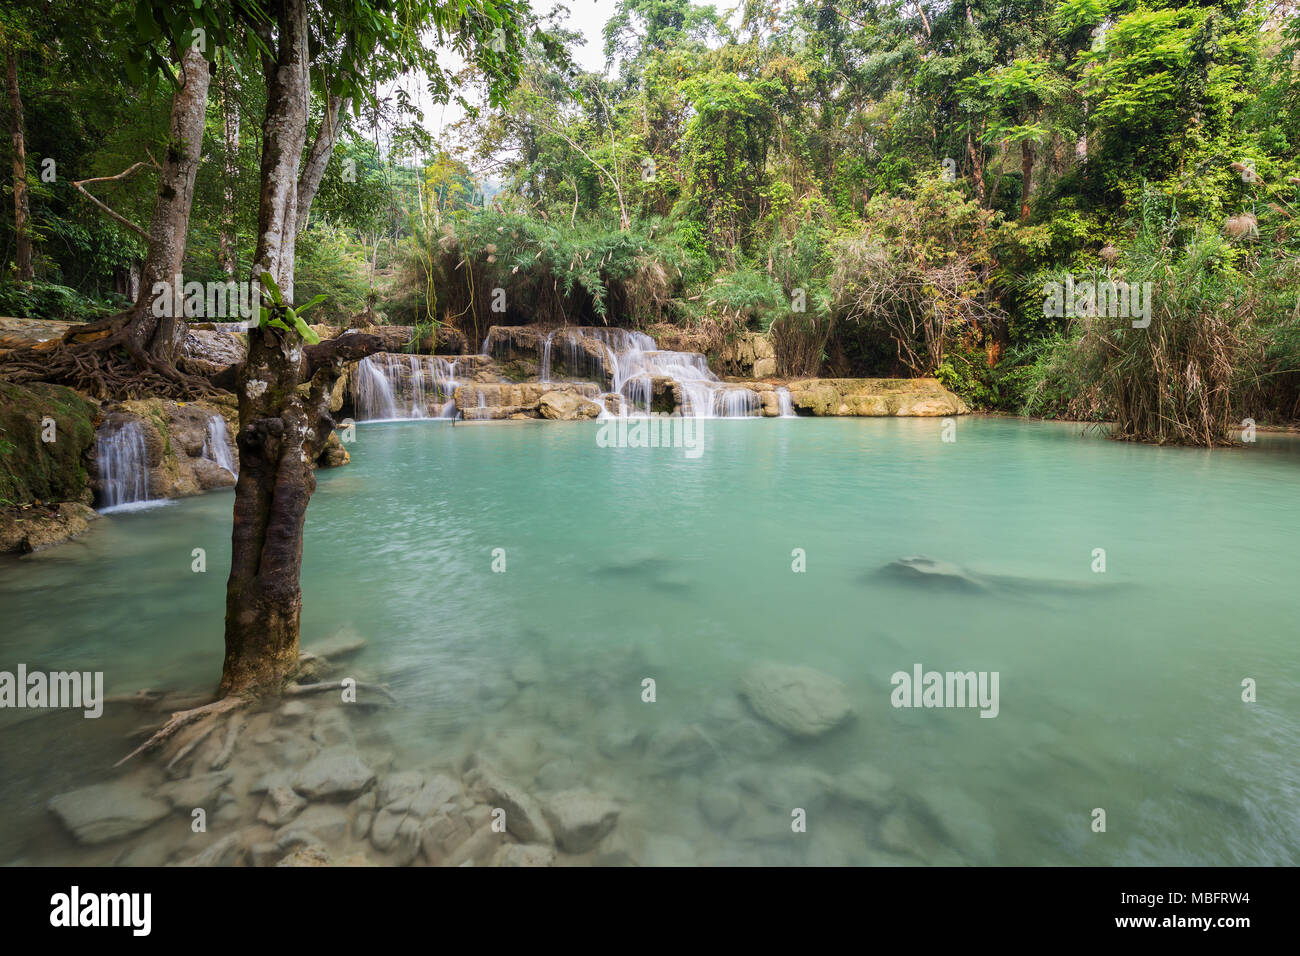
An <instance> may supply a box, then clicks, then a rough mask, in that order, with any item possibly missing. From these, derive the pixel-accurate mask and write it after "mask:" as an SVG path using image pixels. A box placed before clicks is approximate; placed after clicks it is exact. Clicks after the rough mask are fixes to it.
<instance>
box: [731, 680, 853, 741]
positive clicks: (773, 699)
mask: <svg viewBox="0 0 1300 956" xmlns="http://www.w3.org/2000/svg"><path fill="white" fill-rule="evenodd" d="M740 693H741V696H743V697H744V698H745V700H747V701H748V702H749V706H750V707H752V708H753V709H754V712H755V713H756V714H758V715H759V716H760V717H762V718H764V719H765V720H768V721H771V722H772V723H773V724H775V725H776V726H778V727H780V728H781V729H782V730H784V731H786V732H787V733H789V734H793V735H794V736H796V737H816V736H818V735H820V734H824V733H826V732H827V731H828V730H831V729H832V728H834V727H837V726H838V725H840V724H841V723H843V722H844V721H846V720H848V719H849V717H850V716H851V715H852V713H853V708H852V707H851V706H850V704H849V696H848V692H847V691H846V690H845V688H844V685H843V684H841V683H840V682H839V681H838V680H836V679H835V678H834V677H831V676H830V675H829V674H823V673H822V672H821V671H817V670H813V669H812V668H811V667H798V666H794V665H788V664H776V663H772V662H762V663H759V664H755V665H753V666H752V667H750V668H749V670H748V671H746V672H745V675H744V676H743V677H742V678H741V681H740Z"/></svg>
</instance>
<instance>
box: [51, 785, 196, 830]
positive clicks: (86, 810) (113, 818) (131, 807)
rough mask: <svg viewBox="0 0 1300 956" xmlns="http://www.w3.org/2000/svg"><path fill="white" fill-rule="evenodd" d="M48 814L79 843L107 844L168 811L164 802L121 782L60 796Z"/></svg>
mask: <svg viewBox="0 0 1300 956" xmlns="http://www.w3.org/2000/svg"><path fill="white" fill-rule="evenodd" d="M48 806H49V809H50V811H51V812H52V813H53V814H54V815H55V816H56V817H58V818H59V822H60V823H62V824H63V825H64V826H65V827H67V828H68V831H69V832H70V833H71V834H72V835H73V836H74V837H76V838H77V840H78V842H80V843H89V844H94V843H107V842H109V841H110V840H118V839H121V838H122V837H124V836H129V835H130V834H132V833H136V832H137V831H139V830H143V829H145V828H146V827H150V826H153V824H155V823H157V822H158V821H159V820H161V819H162V818H163V817H165V816H167V814H168V813H170V812H171V807H170V806H168V805H167V803H166V802H165V801H163V800H155V799H154V798H152V797H146V796H145V795H144V794H142V793H140V792H139V791H138V790H136V789H135V788H134V787H133V786H131V785H130V784H128V783H126V782H124V781H117V782H114V783H101V784H96V785H95V786H93V787H84V788H82V789H81V790H72V791H70V792H68V793H61V794H59V795H58V796H57V797H54V798H52V799H51V800H50V802H49V804H48Z"/></svg>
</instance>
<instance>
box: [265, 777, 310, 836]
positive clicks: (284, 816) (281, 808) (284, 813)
mask: <svg viewBox="0 0 1300 956" xmlns="http://www.w3.org/2000/svg"><path fill="white" fill-rule="evenodd" d="M305 806H307V801H306V800H304V799H303V798H302V797H300V796H298V794H296V793H294V792H293V790H291V789H290V788H289V787H283V786H275V787H271V788H270V789H269V790H267V791H266V800H265V801H264V802H263V803H262V807H261V809H260V810H258V811H257V819H259V820H261V821H262V822H263V823H269V824H270V825H271V826H273V827H281V826H284V825H285V824H286V823H288V822H289V821H290V820H292V819H293V818H294V817H296V816H297V815H298V813H299V812H300V811H301V810H302V808H303V807H305Z"/></svg>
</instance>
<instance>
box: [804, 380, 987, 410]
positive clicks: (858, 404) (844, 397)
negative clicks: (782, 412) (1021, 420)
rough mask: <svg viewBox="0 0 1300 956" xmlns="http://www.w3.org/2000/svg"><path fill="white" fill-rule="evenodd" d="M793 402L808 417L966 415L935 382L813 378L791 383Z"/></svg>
mask: <svg viewBox="0 0 1300 956" xmlns="http://www.w3.org/2000/svg"><path fill="white" fill-rule="evenodd" d="M790 398H791V400H792V401H793V403H794V404H795V406H796V407H797V408H799V409H800V410H801V411H802V412H803V413H804V414H807V415H831V416H835V415H840V416H846V415H847V416H866V417H879V416H891V415H898V416H915V417H943V416H946V415H965V414H966V413H967V411H968V409H967V408H966V404H965V403H964V402H963V401H962V400H961V399H960V398H958V397H957V396H956V395H954V394H953V393H952V392H950V391H948V390H947V389H946V388H944V387H943V386H942V385H940V384H939V382H938V381H936V380H935V379H932V378H811V379H802V380H799V381H794V382H791V383H790Z"/></svg>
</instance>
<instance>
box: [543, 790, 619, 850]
mask: <svg viewBox="0 0 1300 956" xmlns="http://www.w3.org/2000/svg"><path fill="white" fill-rule="evenodd" d="M545 813H546V819H547V821H548V822H549V823H550V824H551V829H552V831H553V832H554V833H555V842H556V843H557V844H558V845H559V847H560V849H561V850H564V851H565V852H566V853H585V852H587V851H588V850H590V849H591V848H592V847H594V846H595V845H596V844H597V843H599V842H600V841H601V840H602V839H603V838H604V837H605V835H606V834H607V833H609V831H610V830H613V829H614V826H615V825H616V824H617V823H618V814H619V806H618V804H617V803H615V802H614V801H613V800H611V799H609V798H608V797H604V796H601V795H600V794H597V793H592V792H591V791H590V790H562V791H560V792H559V793H554V794H552V795H551V796H550V798H549V799H547V801H546V807H545Z"/></svg>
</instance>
